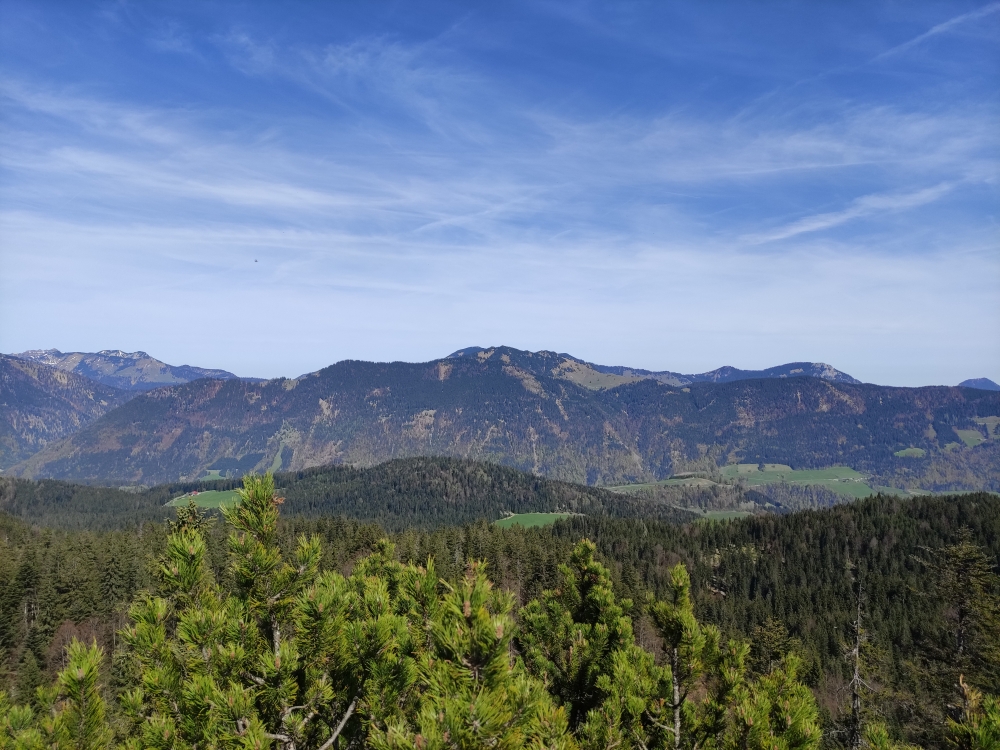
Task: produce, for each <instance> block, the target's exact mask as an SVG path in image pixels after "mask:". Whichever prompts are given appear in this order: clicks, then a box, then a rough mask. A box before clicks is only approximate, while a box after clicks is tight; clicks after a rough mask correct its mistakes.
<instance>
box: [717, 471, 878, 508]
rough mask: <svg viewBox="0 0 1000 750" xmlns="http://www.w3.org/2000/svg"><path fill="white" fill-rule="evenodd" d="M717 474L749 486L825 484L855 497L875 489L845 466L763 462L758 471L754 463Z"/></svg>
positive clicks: (860, 496) (833, 489) (870, 492)
mask: <svg viewBox="0 0 1000 750" xmlns="http://www.w3.org/2000/svg"><path fill="white" fill-rule="evenodd" d="M721 474H722V476H723V477H724V478H725V479H737V478H739V479H742V480H743V481H744V482H746V483H747V484H748V485H750V486H751V487H757V486H760V485H763V484H779V483H781V482H785V483H787V484H797V485H813V486H817V487H826V488H827V489H828V490H832V491H833V492H836V493H837V494H838V495H844V496H845V497H853V498H857V499H860V498H863V497H868V496H869V495H873V494H875V490H873V489H872V488H871V487H870V486H869V485H868V484H867V483H866V481H865V477H864V475H863V474H859V473H858V472H856V471H855V470H854V469H852V468H850V467H848V466H831V467H830V468H828V469H792V468H791V467H790V466H786V465H785V464H764V471H761V470H760V469H759V468H758V466H757V464H732V465H730V466H724V467H722V471H721Z"/></svg>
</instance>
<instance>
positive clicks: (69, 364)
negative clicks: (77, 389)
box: [13, 349, 237, 391]
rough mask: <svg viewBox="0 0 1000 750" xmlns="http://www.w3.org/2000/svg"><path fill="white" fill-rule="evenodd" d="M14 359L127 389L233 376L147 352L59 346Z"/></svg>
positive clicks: (234, 376) (228, 378)
mask: <svg viewBox="0 0 1000 750" xmlns="http://www.w3.org/2000/svg"><path fill="white" fill-rule="evenodd" d="M13 356H14V357H16V358H17V359H23V360H29V361H32V362H37V363H38V364H42V365H48V366H49V367H55V368H56V369H58V370H62V371H63V372H72V373H75V374H77V375H82V376H83V377H85V378H89V379H90V380H93V381H96V382H98V383H103V384H104V385H109V386H112V387H114V388H121V389H124V390H126V391H149V390H152V389H153V388H161V387H163V386H165V385H181V384H183V383H190V382H191V381H192V380H198V379H199V378H213V379H215V380H235V379H236V378H237V376H236V375H234V374H233V373H231V372H228V371H226V370H212V369H207V368H204V367H192V366H190V365H179V366H178V365H168V364H167V363H166V362H161V361H160V360H158V359H156V358H155V357H151V356H149V355H148V354H147V353H146V352H143V351H135V352H126V351H122V350H121V349H102V350H101V351H99V352H61V351H59V350H58V349H30V350H28V351H25V352H21V353H20V354H14V355H13Z"/></svg>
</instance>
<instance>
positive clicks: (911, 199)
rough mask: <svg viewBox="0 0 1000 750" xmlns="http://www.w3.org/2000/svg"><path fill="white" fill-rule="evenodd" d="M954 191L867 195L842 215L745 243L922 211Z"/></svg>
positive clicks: (814, 219)
mask: <svg viewBox="0 0 1000 750" xmlns="http://www.w3.org/2000/svg"><path fill="white" fill-rule="evenodd" d="M953 187H954V186H953V185H950V184H941V185H935V186H933V187H929V188H924V189H923V190H917V191H916V192H912V193H904V194H898V193H897V194H881V195H878V194H876V195H865V196H862V197H860V198H856V199H855V200H853V201H852V202H851V205H849V206H848V207H847V208H845V209H843V210H841V211H833V212H830V213H823V214H816V215H814V216H807V217H805V218H802V219H799V220H798V221H794V222H792V223H791V224H787V225H785V226H783V227H779V228H778V229H774V230H772V231H770V232H763V233H760V234H748V235H744V237H743V239H744V241H745V242H748V243H749V244H751V245H759V244H762V243H765V242H775V241H777V240H786V239H788V238H789V237H795V236H797V235H800V234H806V233H809V232H821V231H823V230H824V229H832V228H834V227H838V226H840V225H841V224H846V223H847V222H849V221H853V220H854V219H861V218H865V217H870V216H875V215H878V214H882V213H889V212H896V211H907V210H909V209H911V208H918V207H920V206H925V205H927V204H928V203H933V202H934V201H936V200H938V199H939V198H941V197H942V196H944V195H947V194H948V193H949V192H950V191H951V190H952V188H953Z"/></svg>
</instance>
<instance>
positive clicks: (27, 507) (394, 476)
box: [0, 458, 695, 531]
mask: <svg viewBox="0 0 1000 750" xmlns="http://www.w3.org/2000/svg"><path fill="white" fill-rule="evenodd" d="M275 481H276V482H277V486H278V488H279V491H280V493H281V495H282V496H283V497H284V499H285V501H284V503H283V506H282V512H283V513H284V514H285V515H286V516H304V517H317V516H346V517H348V518H352V519H355V520H360V521H378V523H379V524H381V525H382V526H383V527H384V528H385V529H387V530H389V531H397V530H401V529H405V528H419V529H432V528H437V527H439V526H447V525H459V524H464V523H472V522H474V521H477V520H481V519H482V520H486V521H494V520H496V519H499V518H503V517H504V516H505V515H507V514H510V513H527V512H555V511H561V512H566V513H585V514H590V515H598V516H601V515H607V516H613V517H643V518H658V519H661V520H670V521H686V520H691V519H693V518H694V517H695V516H694V514H692V513H690V512H687V511H684V510H681V509H679V508H678V507H676V503H675V502H672V501H671V500H672V499H671V498H669V497H662V498H648V499H647V498H644V497H626V496H622V495H618V494H614V493H612V492H609V491H608V490H603V489H599V488H597V487H586V486H583V485H578V484H570V483H568V482H559V481H555V480H552V479H545V478H544V477H538V476H533V475H531V474H526V473H524V472H521V471H518V470H516V469H511V468H510V467H507V466H499V465H497V464H489V463H482V462H475V461H463V460H459V459H453V458H406V459H399V460H396V461H387V462H386V463H383V464H379V465H378V466H373V467H370V468H367V469H355V468H351V467H347V466H324V467H317V468H314V469H306V470H304V471H298V472H286V473H282V474H277V475H275ZM241 485H242V480H235V479H233V480H219V481H214V482H187V483H183V482H182V483H176V484H165V485H158V486H156V487H152V488H150V489H139V490H134V489H130V488H125V489H118V488H111V487H101V486H92V485H84V484H74V483H72V482H61V481H57V480H52V479H44V480H40V481H35V480H30V479H16V478H0V511H3V512H6V513H9V514H10V515H12V516H15V517H17V518H19V519H21V520H24V521H27V522H29V523H32V524H36V525H40V526H48V527H52V528H62V529H86V530H103V529H113V528H135V527H137V526H140V525H142V524H149V523H151V522H152V523H157V522H162V521H163V520H164V519H165V518H169V517H172V516H173V513H174V509H173V508H170V507H167V503H169V502H170V501H171V500H172V499H174V498H177V497H178V496H181V495H183V494H186V493H190V492H192V491H205V490H231V489H233V488H236V487H239V486H241Z"/></svg>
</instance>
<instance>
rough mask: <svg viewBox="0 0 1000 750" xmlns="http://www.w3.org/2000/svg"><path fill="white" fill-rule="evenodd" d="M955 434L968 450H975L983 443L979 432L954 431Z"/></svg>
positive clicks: (983, 440)
mask: <svg viewBox="0 0 1000 750" xmlns="http://www.w3.org/2000/svg"><path fill="white" fill-rule="evenodd" d="M955 432H956V434H957V435H958V436H959V437H960V438H962V442H963V443H965V444H966V445H967V446H969V447H970V448H975V447H976V446H977V445H979V444H980V443H985V442H986V440H985V439H984V438H983V433H981V432H980V431H979V430H955Z"/></svg>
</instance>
